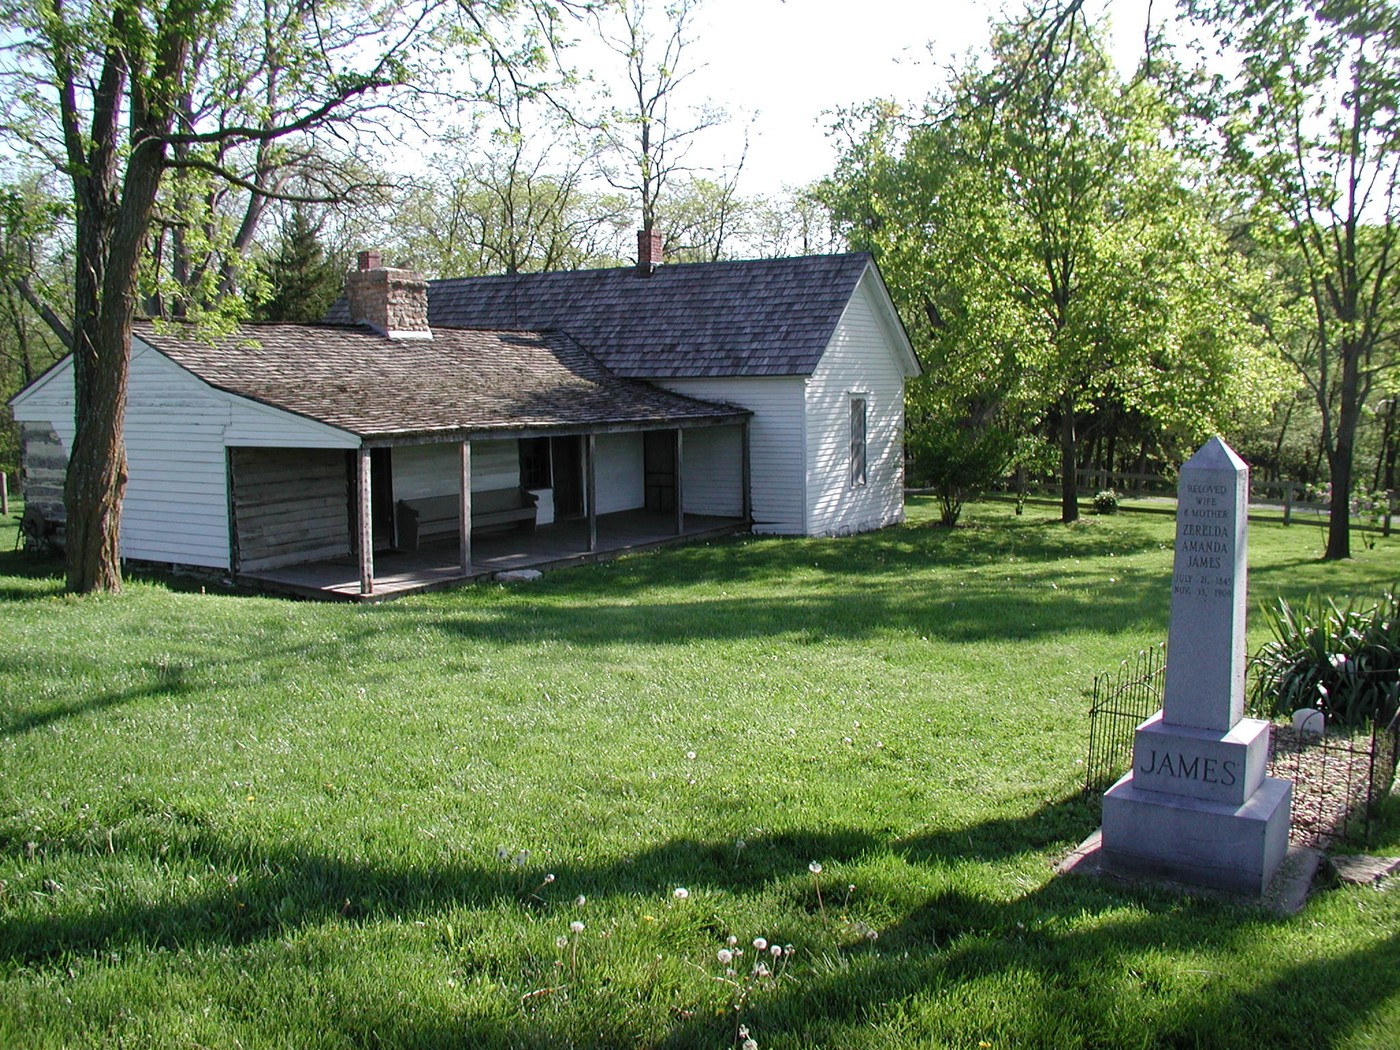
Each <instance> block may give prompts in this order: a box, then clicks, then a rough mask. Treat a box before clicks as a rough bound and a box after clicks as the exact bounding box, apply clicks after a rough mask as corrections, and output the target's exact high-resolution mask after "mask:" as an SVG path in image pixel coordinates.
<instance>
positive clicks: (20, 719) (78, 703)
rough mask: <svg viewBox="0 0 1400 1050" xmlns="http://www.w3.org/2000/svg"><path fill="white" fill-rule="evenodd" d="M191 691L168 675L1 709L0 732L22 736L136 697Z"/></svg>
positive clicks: (112, 706)
mask: <svg viewBox="0 0 1400 1050" xmlns="http://www.w3.org/2000/svg"><path fill="white" fill-rule="evenodd" d="M0 669H3V665H2V663H0ZM192 691H193V687H192V686H190V685H188V684H187V683H185V682H183V681H182V680H176V679H171V678H170V677H169V676H165V677H164V678H163V680H158V681H154V682H151V683H149V684H145V685H139V686H133V687H131V688H129V689H118V690H113V691H109V692H105V693H97V694H95V695H93V696H88V697H84V698H83V699H81V700H73V701H67V700H59V701H55V702H50V703H49V704H47V705H46V706H42V707H39V708H37V709H29V710H24V711H13V712H0V736H19V735H20V734H22V733H28V732H32V731H33V730H35V729H43V728H44V727H45V726H49V725H52V724H54V723H55V722H61V721H64V720H66V719H69V718H77V717H80V716H82V715H90V714H96V713H98V712H101V711H107V710H110V709H111V708H114V707H122V706H124V705H125V704H129V703H132V702H134V701H137V700H146V699H149V698H151V697H155V696H172V695H174V696H180V695H184V694H187V693H190V692H192Z"/></svg>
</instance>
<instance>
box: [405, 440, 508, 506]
mask: <svg viewBox="0 0 1400 1050" xmlns="http://www.w3.org/2000/svg"><path fill="white" fill-rule="evenodd" d="M390 474H391V475H392V477H393V485H394V499H396V500H400V499H426V498H427V497H429V496H451V495H453V494H455V493H456V492H457V490H458V488H459V486H460V484H461V481H460V478H461V476H462V461H461V450H460V446H459V445H457V444H456V443H455V442H449V443H448V444H444V445H401V446H398V447H396V448H395V449H394V451H393V457H392V460H391V467H390ZM519 484H520V446H519V442H517V441H515V440H510V441H473V442H472V491H473V492H488V491H490V490H492V489H509V488H515V487H516V486H518V485H519Z"/></svg>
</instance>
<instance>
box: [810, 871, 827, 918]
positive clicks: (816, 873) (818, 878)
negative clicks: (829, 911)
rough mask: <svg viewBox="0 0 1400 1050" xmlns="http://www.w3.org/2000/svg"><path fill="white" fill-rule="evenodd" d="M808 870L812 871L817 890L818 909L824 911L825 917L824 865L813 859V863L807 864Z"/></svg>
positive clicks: (813, 882) (813, 883)
mask: <svg viewBox="0 0 1400 1050" xmlns="http://www.w3.org/2000/svg"><path fill="white" fill-rule="evenodd" d="M807 870H808V871H810V872H811V873H812V885H813V886H815V887H816V890H817V910H818V911H820V912H821V913H822V916H823V917H825V916H826V905H824V904H823V903H822V880H821V873H822V866H821V865H820V864H818V863H817V862H816V861H812V863H810V864H808V865H807Z"/></svg>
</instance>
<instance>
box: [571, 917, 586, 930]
mask: <svg viewBox="0 0 1400 1050" xmlns="http://www.w3.org/2000/svg"><path fill="white" fill-rule="evenodd" d="M569 929H570V930H571V931H572V932H574V933H582V932H583V923H581V922H579V921H578V920H577V919H575V920H574V921H573V922H571V923H569Z"/></svg>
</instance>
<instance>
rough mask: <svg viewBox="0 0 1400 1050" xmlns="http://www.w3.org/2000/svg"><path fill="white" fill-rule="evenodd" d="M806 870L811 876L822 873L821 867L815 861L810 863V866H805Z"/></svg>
mask: <svg viewBox="0 0 1400 1050" xmlns="http://www.w3.org/2000/svg"><path fill="white" fill-rule="evenodd" d="M807 870H808V871H810V872H811V873H812V874H813V875H820V874H821V873H822V866H821V865H820V864H818V863H817V862H816V861H812V863H811V864H808V865H807Z"/></svg>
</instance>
